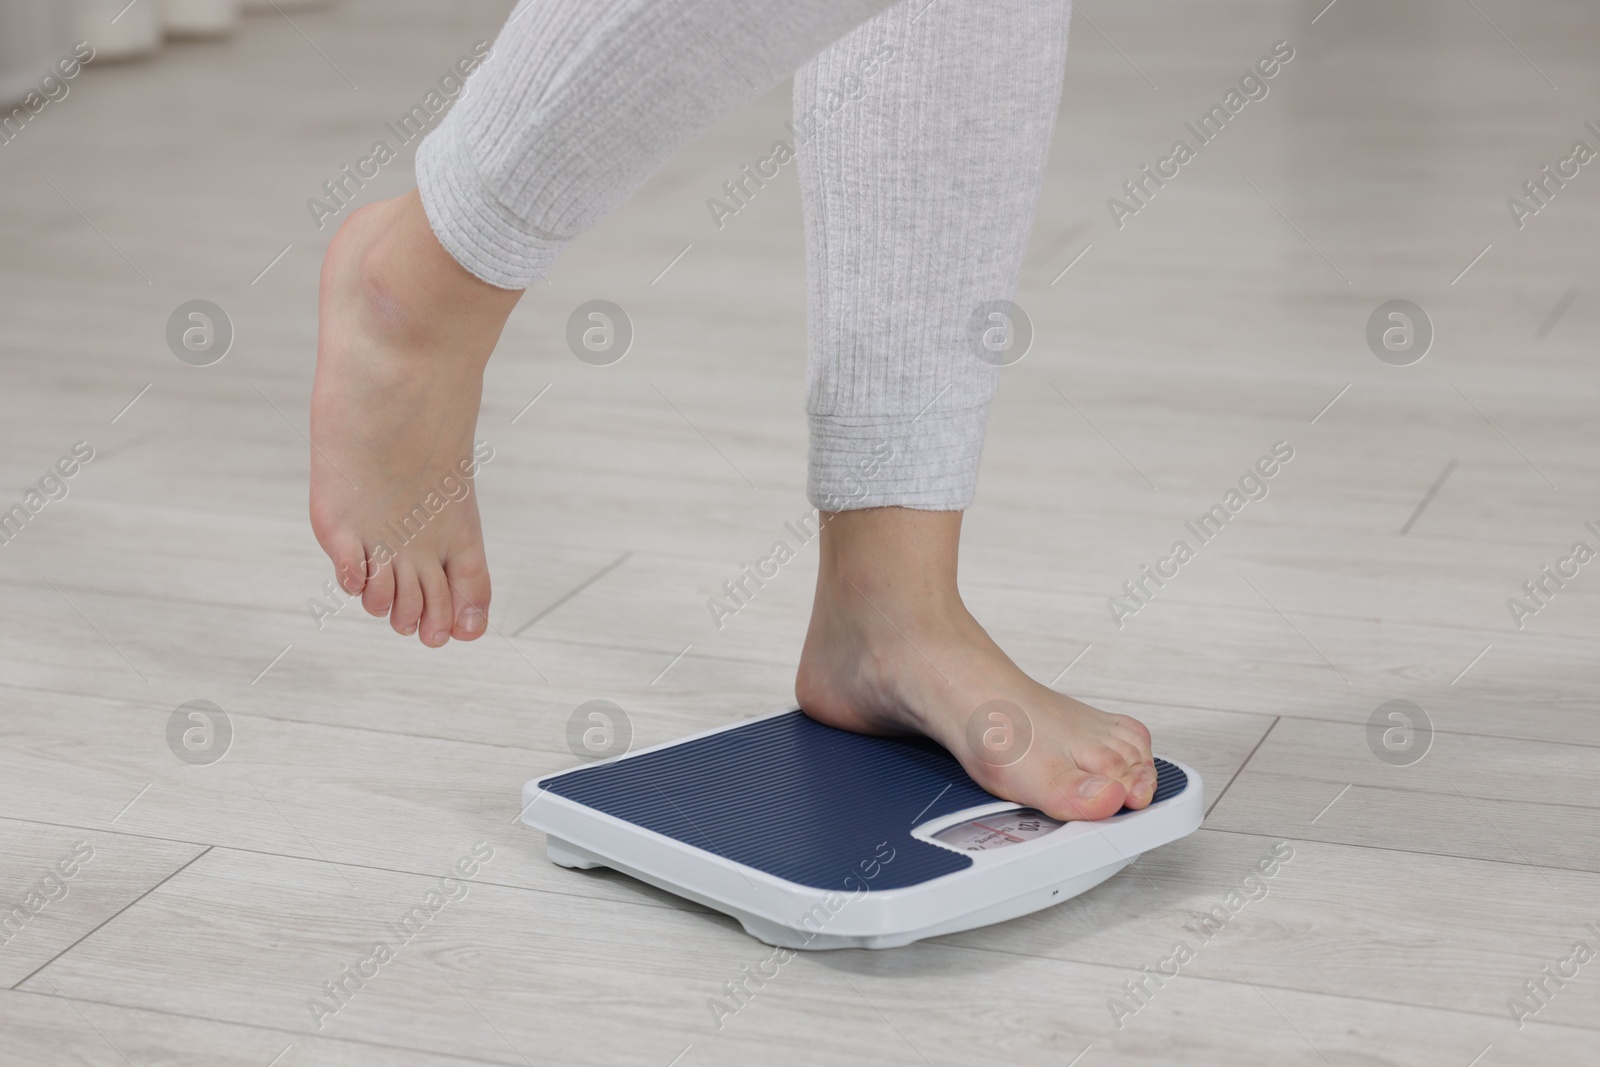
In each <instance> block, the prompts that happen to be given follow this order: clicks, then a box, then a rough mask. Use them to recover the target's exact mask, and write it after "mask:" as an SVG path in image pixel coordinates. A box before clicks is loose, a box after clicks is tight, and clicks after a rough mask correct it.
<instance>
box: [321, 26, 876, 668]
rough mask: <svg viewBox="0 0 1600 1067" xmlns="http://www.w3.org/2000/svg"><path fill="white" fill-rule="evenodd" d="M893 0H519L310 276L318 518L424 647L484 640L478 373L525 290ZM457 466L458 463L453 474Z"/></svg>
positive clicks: (379, 600)
mask: <svg viewBox="0 0 1600 1067" xmlns="http://www.w3.org/2000/svg"><path fill="white" fill-rule="evenodd" d="M888 2H889V0H791V2H788V3H784V4H758V3H756V2H754V0H672V2H670V3H664V2H661V0H601V2H597V0H527V2H525V3H524V4H523V5H521V6H520V7H519V8H518V12H517V14H515V15H513V16H512V19H511V21H510V22H508V23H507V25H506V28H505V29H504V30H503V31H502V32H501V34H500V37H499V38H498V39H497V40H496V42H495V46H494V51H493V53H492V54H491V56H490V58H489V59H488V60H487V61H486V63H485V65H484V67H483V69H482V70H480V71H478V72H477V73H476V74H475V75H473V77H472V78H471V80H470V81H469V82H468V85H467V88H466V90H465V92H464V93H463V95H462V97H461V99H460V100H459V101H458V102H457V105H456V107H455V109H454V110H452V111H451V113H450V114H449V116H447V117H446V119H445V121H444V122H443V123H442V124H441V125H440V127H439V128H438V129H437V130H436V131H435V132H434V133H433V134H432V135H430V136H429V137H428V139H427V140H426V141H425V142H424V143H423V144H422V145H421V147H420V148H419V149H418V152H417V177H418V183H419V189H418V190H417V191H415V192H412V193H410V194H408V195H407V196H403V197H399V198H398V199H396V200H391V201H386V202H383V203H378V204H373V205H370V206H368V207H366V208H363V209H362V210H360V211H358V212H356V213H355V214H353V215H352V216H351V217H350V218H349V219H348V220H347V221H346V222H345V224H344V225H343V226H342V227H340V229H339V232H338V233H337V234H336V235H335V237H334V240H333V242H332V243H331V244H330V245H329V247H328V253H327V256H326V258H325V259H324V261H323V272H322V287H321V314H320V322H319V327H318V341H317V347H318V352H317V377H316V384H315V386H314V388H313V392H312V399H311V440H312V444H313V449H312V457H311V525H312V529H313V531H314V532H315V533H316V535H317V540H318V541H319V542H320V543H321V545H322V547H323V549H324V550H325V551H326V552H327V553H328V555H329V557H330V558H331V559H332V560H333V562H334V568H335V571H336V573H337V577H338V580H339V582H340V584H341V585H342V586H343V587H344V588H345V589H346V590H348V591H349V592H351V593H353V594H355V593H359V594H360V595H361V598H362V602H363V604H364V605H365V607H366V608H367V610H368V611H370V612H371V613H372V614H374V615H385V614H387V615H388V616H389V619H390V623H391V625H392V626H393V627H394V629H395V630H397V631H398V632H400V633H403V634H409V633H413V632H418V631H420V637H421V639H422V640H423V641H424V642H425V643H426V644H429V645H434V646H437V645H442V644H444V643H445V641H447V640H448V639H449V638H450V637H451V636H452V635H453V636H455V637H457V638H459V639H462V640H470V639H472V638H475V637H478V636H480V635H481V634H482V633H483V632H484V630H485V628H486V626H487V608H488V604H489V573H488V567H487V564H486V561H485V558H484V552H483V538H482V534H481V531H480V528H479V522H478V511H477V502H476V500H475V499H474V498H473V497H472V496H471V488H472V481H471V478H470V476H468V477H463V473H464V472H469V471H471V470H473V469H475V468H474V467H473V465H472V464H473V429H474V426H475V423H476V420H477V414H478V402H479V399H480V395H481V391H482V382H483V368H484V365H485V363H486V362H487V361H488V358H489V355H490V353H491V352H492V351H493V349H494V346H495V342H496V341H497V340H498V338H499V336H500V330H501V328H502V327H503V326H504V324H505V321H506V317H507V316H508V315H510V313H511V309H512V308H513V307H514V306H515V304H516V302H517V299H518V298H519V297H520V295H521V290H522V289H523V288H525V287H526V286H527V285H528V284H530V283H531V282H532V281H533V280H534V279H536V278H538V277H540V276H541V275H542V274H543V273H544V272H545V271H546V270H547V269H548V268H549V266H550V265H551V264H552V263H553V262H554V260H555V258H556V256H557V254H558V253H559V252H560V250H561V248H562V247H564V246H565V245H566V243H567V242H569V241H570V240H571V239H572V238H573V237H575V236H576V235H577V234H578V233H580V232H582V231H583V230H584V229H586V228H587V227H588V226H590V225H592V224H594V223H595V222H597V221H598V220H599V219H600V218H602V217H603V216H604V215H605V214H606V213H607V212H608V211H610V210H611V208H613V207H615V206H616V205H617V204H618V203H620V202H621V201H622V200H623V199H624V198H625V197H626V196H627V195H628V194H629V193H631V192H632V191H633V190H634V189H635V188H637V187H638V186H639V185H640V184H641V183H642V182H643V181H644V180H645V179H646V178H647V177H649V175H650V174H651V173H652V172H653V171H654V170H655V169H656V168H657V167H658V166H659V165H660V164H661V163H662V162H663V161H664V160H666V159H667V158H668V157H669V156H670V155H671V154H672V153H673V152H675V151H676V150H677V149H678V148H679V147H681V146H682V145H683V144H685V143H687V142H688V141H689V140H690V139H691V138H693V137H694V136H695V135H696V134H698V133H699V132H700V131H701V130H703V129H704V128H705V127H707V126H709V125H710V124H711V123H712V122H714V121H715V120H717V119H718V118H720V117H721V116H722V115H724V114H726V113H727V112H728V111H729V110H731V109H732V108H733V107H735V106H736V105H738V104H740V103H742V102H744V101H747V100H750V99H753V98H754V97H756V96H757V95H759V94H760V93H761V92H764V91H765V90H767V89H770V88H771V87H772V86H773V85H775V84H777V83H778V82H779V81H780V80H782V79H783V78H785V77H787V76H789V74H790V73H792V71H793V70H794V68H795V67H796V66H798V65H799V64H800V63H802V62H804V61H805V60H806V59H807V58H808V57H810V56H812V55H814V54H815V53H816V52H817V50H818V49H820V48H821V47H823V46H824V45H825V44H827V43H828V42H829V41H832V40H834V39H836V38H837V37H838V36H839V35H840V34H842V33H844V32H846V31H848V30H849V29H850V28H851V27H852V26H854V25H856V24H858V23H859V22H860V21H861V20H863V19H865V18H867V17H869V16H870V15H872V14H873V13H874V12H875V11H877V10H880V9H881V8H883V7H884V6H886V4H887V3H888ZM463 464H464V466H463Z"/></svg>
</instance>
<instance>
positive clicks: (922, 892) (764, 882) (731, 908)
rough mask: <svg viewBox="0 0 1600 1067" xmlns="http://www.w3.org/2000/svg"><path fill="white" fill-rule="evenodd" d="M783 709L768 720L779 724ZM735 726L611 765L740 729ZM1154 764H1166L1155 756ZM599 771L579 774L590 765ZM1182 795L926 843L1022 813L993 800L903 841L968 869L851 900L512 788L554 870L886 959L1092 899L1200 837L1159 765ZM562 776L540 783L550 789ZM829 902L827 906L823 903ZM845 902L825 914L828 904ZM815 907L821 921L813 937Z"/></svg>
mask: <svg viewBox="0 0 1600 1067" xmlns="http://www.w3.org/2000/svg"><path fill="white" fill-rule="evenodd" d="M794 710H795V709H794V708H784V709H782V710H780V711H776V712H773V713H772V715H771V716H762V717H761V718H770V717H775V716H777V715H788V714H792V713H793V712H794ZM755 721H758V720H757V719H745V720H741V721H740V722H736V723H733V724H731V725H728V726H720V727H717V728H715V729H712V730H705V731H702V732H700V733H698V734H693V735H691V736H689V737H685V738H680V739H678V740H676V741H669V742H667V743H666V744H661V745H654V746H652V747H650V748H646V749H640V750H638V751H637V752H631V753H628V754H627V755H623V756H618V757H615V758H614V759H611V760H605V761H601V762H603V763H613V762H616V761H617V760H624V759H631V758H633V757H634V756H638V755H642V754H643V753H645V752H655V751H658V750H660V749H664V748H671V747H672V746H674V745H680V744H683V743H684V742H687V741H693V740H695V739H697V738H701V737H707V736H710V735H712V734H718V733H723V732H725V731H727V730H733V729H738V728H739V727H743V726H748V725H749V724H750V723H751V722H755ZM1162 759H1166V757H1165V756H1163V757H1162ZM601 762H597V763H591V764H586V765H585V767H584V768H574V770H582V769H586V768H587V767H594V766H600V765H601ZM1167 762H1169V763H1172V764H1173V765H1175V766H1176V767H1178V768H1179V769H1180V770H1182V771H1183V773H1184V774H1186V775H1187V776H1188V779H1189V781H1188V785H1187V786H1186V787H1185V788H1184V790H1183V791H1182V792H1181V793H1179V794H1177V795H1176V796H1172V797H1168V798H1167V799H1165V800H1163V801H1160V802H1159V803H1156V804H1152V805H1151V806H1150V807H1148V808H1145V809H1143V810H1141V811H1130V812H1124V813H1122V814H1120V815H1113V816H1112V817H1110V818H1108V819H1101V820H1099V821H1097V822H1069V823H1066V824H1065V825H1063V826H1061V827H1060V828H1059V829H1056V830H1052V831H1050V832H1049V833H1046V834H1044V835H1042V836H1040V837H1037V838H1035V839H1033V840H1030V841H1025V842H1021V843H1018V844H1014V845H1010V846H1007V847H1004V848H994V849H986V850H983V851H967V850H965V849H956V848H952V847H951V846H950V845H947V844H945V843H943V842H941V841H937V840H935V839H934V836H933V835H935V834H937V833H939V832H940V831H941V830H944V829H947V828H949V827H951V826H954V825H956V824H958V823H962V822H966V821H968V820H970V819H976V818H982V817H983V816H985V815H994V814H997V813H999V812H1006V811H1015V810H1016V809H1018V808H1019V807H1022V805H1018V804H1014V803H1012V802H1010V801H1006V800H996V801H994V802H992V803H988V804H981V805H978V806H975V807H971V808H967V809H965V810H962V811H957V812H951V813H949V814H947V815H943V816H940V817H939V818H936V819H930V820H928V821H927V822H924V823H921V824H919V825H918V826H917V827H916V828H915V829H913V830H912V831H911V836H912V837H915V838H917V839H919V840H921V841H924V842H927V843H928V844H930V845H932V846H933V847H935V848H946V849H950V851H952V852H958V853H959V854H961V855H963V856H968V857H970V858H971V860H972V866H970V867H968V868H966V869H965V870H960V871H953V872H951V873H949V874H945V875H941V876H939V877H937V878H933V879H930V880H929V881H926V882H921V883H919V884H917V885H911V886H904V887H902V888H898V889H884V890H872V891H871V892H867V893H861V894H857V895H855V896H853V897H846V895H845V894H844V893H843V892H841V891H838V890H825V889H817V888H815V887H813V886H806V885H800V884H798V883H795V882H791V881H788V880H787V879H784V878H779V877H777V876H776V875H772V874H768V873H767V872H765V871H759V870H756V869H755V868H753V867H747V866H745V865H744V864H741V863H736V862H734V861H732V860H729V859H727V858H725V857H723V856H719V855H717V854H716V853H714V852H709V851H707V850H706V849H703V848H698V847H696V846H694V845H690V844H687V843H685V842H683V841H679V840H677V839H675V838H671V837H667V836H666V835H665V834H659V833H657V832H655V831H654V830H648V829H645V828H644V827H642V826H638V825H636V824H634V823H631V822H628V821H626V820H624V819H619V818H617V817H616V816H614V815H609V814H606V813H605V812H602V811H597V810H596V809H594V808H591V807H589V806H587V805H585V804H580V803H578V802H577V801H574V800H570V799H568V798H566V797H563V796H558V795H556V794H554V793H551V792H549V791H548V790H546V789H543V788H541V787H540V785H539V781H540V779H537V778H536V779H530V780H529V781H528V782H527V783H526V784H525V785H524V786H523V787H522V821H523V822H524V823H526V824H527V825H529V826H532V827H534V828H535V829H538V830H543V831H544V833H545V835H546V837H547V840H546V843H545V850H546V854H547V855H548V856H549V858H550V860H551V862H553V863H556V864H559V865H560V866H563V867H574V868H579V869H589V868H593V867H610V868H612V869H614V870H618V871H621V872H622V873H623V874H626V875H629V876H631V877H633V878H637V879H638V880H639V881H641V882H647V883H649V884H650V885H653V886H656V887H657V888H659V889H663V890H665V891H667V892H668V893H673V894H675V895H677V896H681V897H686V898H687V899H689V900H693V901H696V902H698V903H700V904H704V905H705V906H706V907H708V908H713V909H715V910H717V911H720V912H723V913H725V914H727V915H731V916H733V917H734V918H736V919H738V920H739V922H740V923H741V924H742V925H743V926H744V929H745V931H746V932H747V933H749V934H750V935H751V936H752V937H755V938H757V939H759V940H761V941H764V942H766V943H767V944H769V945H777V946H782V947H785V948H791V949H833V948H897V947H899V946H901V945H909V944H910V943H912V942H913V941H919V940H921V939H923V938H926V937H936V936H938V935H940V934H952V933H956V932H958V931H961V930H971V929H974V928H976V927H979V926H988V925H990V924H991V923H997V922H1004V921H1005V920H1007V919H1014V918H1016V917H1017V916H1019V915H1027V914H1028V913H1030V912H1034V911H1039V910H1040V909H1042V908H1047V907H1049V906H1051V905H1052V904H1059V903H1061V902H1062V901H1065V900H1070V899H1071V898H1073V897H1075V896H1077V895H1078V894H1079V893H1082V892H1084V891H1085V890H1089V889H1093V888H1094V887H1095V886H1097V885H1099V884H1100V883H1101V882H1103V881H1105V880H1106V879H1107V878H1110V877H1111V876H1112V875H1114V874H1116V873H1117V872H1118V871H1120V870H1122V868H1124V867H1126V866H1127V865H1128V864H1129V863H1131V862H1133V861H1134V860H1136V859H1138V858H1139V856H1140V855H1141V854H1142V853H1144V852H1148V851H1149V850H1150V849H1153V848H1156V847H1158V846H1160V845H1164V844H1167V843H1168V842H1171V841H1175V840H1177V839H1178V838H1180V837H1184V836H1186V835H1188V834H1190V833H1192V832H1194V830H1196V829H1197V828H1199V826H1200V822H1201V820H1202V819H1203V818H1204V817H1205V800H1204V793H1205V789H1204V784H1203V783H1202V782H1201V779H1200V775H1199V773H1198V772H1197V771H1195V770H1194V768H1192V767H1190V766H1188V765H1187V764H1184V763H1180V762H1178V761H1177V760H1167ZM561 773H570V772H558V773H557V774H553V775H545V776H543V778H545V779H549V778H554V777H558V776H559V774H561ZM830 897H831V898H833V899H832V900H831V901H830V900H829V898H830ZM841 898H842V899H844V901H845V902H844V903H843V905H842V906H838V907H837V910H832V909H831V908H830V905H831V904H832V903H833V901H838V900H840V899H841ZM819 907H820V908H821V914H822V915H823V916H825V919H824V920H823V921H821V922H818V923H817V925H815V926H813V925H810V924H809V923H808V920H812V921H815V916H816V915H817V914H818V911H817V909H818V908H819Z"/></svg>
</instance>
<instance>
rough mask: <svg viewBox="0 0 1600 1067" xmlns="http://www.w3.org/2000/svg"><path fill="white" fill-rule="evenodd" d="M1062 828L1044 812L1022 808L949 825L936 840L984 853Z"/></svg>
mask: <svg viewBox="0 0 1600 1067" xmlns="http://www.w3.org/2000/svg"><path fill="white" fill-rule="evenodd" d="M1061 826H1062V824H1061V823H1059V822H1057V821H1056V820H1055V819H1052V818H1050V817H1049V816H1048V815H1045V814H1043V813H1042V812H1038V811H1034V810H1033V809H1032V808H1019V809H1016V810H1013V811H1001V812H996V813H995V814H993V815H984V816H981V817H980V818H976V819H969V820H967V821H966V822H963V823H957V824H956V825H954V826H947V827H945V828H944V829H943V830H940V831H939V832H938V833H936V834H934V835H933V839H934V840H935V841H938V842H941V843H942V844H946V845H949V846H950V847H951V848H959V849H961V850H962V851H964V852H984V851H986V850H988V849H992V848H1006V847H1008V846H1011V845H1020V844H1023V843H1024V842H1027V841H1032V840H1033V839H1034V838H1036V837H1043V836H1044V835H1045V834H1048V833H1049V832H1050V831H1052V830H1059V829H1060V828H1061Z"/></svg>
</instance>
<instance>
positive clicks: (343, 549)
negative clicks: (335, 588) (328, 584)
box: [328, 537, 367, 596]
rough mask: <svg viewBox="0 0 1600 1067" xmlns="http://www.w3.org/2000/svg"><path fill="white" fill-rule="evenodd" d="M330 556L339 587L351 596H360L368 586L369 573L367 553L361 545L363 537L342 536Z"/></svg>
mask: <svg viewBox="0 0 1600 1067" xmlns="http://www.w3.org/2000/svg"><path fill="white" fill-rule="evenodd" d="M328 558H329V559H331V560H333V575H334V580H335V581H336V582H338V583H339V588H340V589H343V590H344V591H345V592H346V593H349V594H350V595H351V596H359V595H360V594H361V591H362V589H363V588H364V587H365V586H366V575H367V553H366V550H365V549H363V548H362V547H361V539H360V538H357V537H350V538H340V539H339V541H338V542H337V543H336V547H335V548H334V550H333V551H331V552H329V553H328Z"/></svg>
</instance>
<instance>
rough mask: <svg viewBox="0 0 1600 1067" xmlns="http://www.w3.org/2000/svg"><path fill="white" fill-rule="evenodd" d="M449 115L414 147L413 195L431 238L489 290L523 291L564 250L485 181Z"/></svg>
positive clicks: (557, 240)
mask: <svg viewBox="0 0 1600 1067" xmlns="http://www.w3.org/2000/svg"><path fill="white" fill-rule="evenodd" d="M453 117H454V114H453V113H452V114H451V115H449V116H446V118H445V121H444V122H442V123H440V125H439V127H438V128H437V129H435V130H434V131H433V132H432V133H430V134H429V135H428V136H427V137H426V138H424V139H423V141H422V143H421V144H420V145H418V146H417V190H418V192H420V193H421V194H422V208H423V210H424V211H425V212H427V215H428V222H429V223H430V224H431V225H432V226H433V233H434V236H435V237H437V238H438V239H439V243H440V244H442V245H444V248H445V251H447V252H449V253H450V255H451V256H453V257H454V258H455V261H456V262H457V263H459V264H461V265H462V266H463V267H465V268H466V269H467V270H469V271H471V272H472V273H473V274H475V275H476V276H477V277H479V278H481V279H482V280H484V281H486V282H488V283H489V284H490V285H495V286H499V287H500V288H501V289H526V288H527V287H528V286H530V285H532V284H533V283H534V282H536V281H538V280H539V279H540V278H542V277H544V276H545V275H546V274H547V273H548V272H549V270H550V268H551V266H553V265H554V264H555V261H556V257H558V256H559V255H560V254H561V250H562V249H563V248H565V247H566V246H567V240H568V239H567V238H562V237H557V236H555V235H554V234H550V233H547V232H545V231H544V230H541V229H538V228H537V227H534V226H530V225H528V224H527V223H526V222H525V221H523V220H522V219H519V218H517V217H516V216H515V215H513V214H512V213H511V212H510V211H509V210H508V209H507V208H506V207H505V205H504V204H502V203H500V201H499V199H498V198H496V197H495V195H494V193H493V191H492V190H491V189H490V188H489V186H488V183H486V182H485V181H484V180H483V175H482V174H481V173H480V172H479V170H478V166H477V164H476V162H475V161H474V160H473V158H472V154H471V150H470V148H469V146H468V145H467V144H466V143H465V141H464V139H463V137H462V136H461V133H460V130H461V123H458V122H452V121H451V119H452V118H453Z"/></svg>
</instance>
